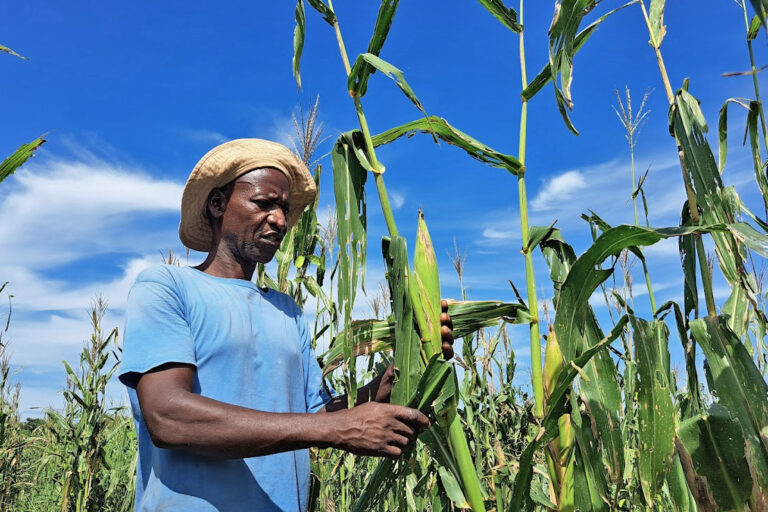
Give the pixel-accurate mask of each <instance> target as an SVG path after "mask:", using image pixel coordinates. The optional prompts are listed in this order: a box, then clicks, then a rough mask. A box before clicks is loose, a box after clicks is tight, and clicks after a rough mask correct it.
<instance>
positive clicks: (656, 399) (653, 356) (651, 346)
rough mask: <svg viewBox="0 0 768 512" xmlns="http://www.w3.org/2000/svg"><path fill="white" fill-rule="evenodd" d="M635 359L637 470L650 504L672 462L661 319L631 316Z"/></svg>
mask: <svg viewBox="0 0 768 512" xmlns="http://www.w3.org/2000/svg"><path fill="white" fill-rule="evenodd" d="M630 322H631V324H632V330H633V333H634V336H633V338H634V344H635V360H636V361H637V382H636V384H635V386H636V390H637V402H638V406H639V409H638V414H637V419H638V433H637V436H638V445H639V452H638V456H637V459H638V470H639V473H640V483H641V487H642V490H643V496H644V497H645V502H646V503H647V504H649V505H652V504H653V503H655V501H656V495H657V494H658V493H659V491H660V490H661V486H662V485H663V484H664V479H665V477H666V475H667V471H669V467H670V464H671V463H672V454H673V453H674V439H675V427H676V425H675V406H674V404H673V403H672V393H671V390H670V383H669V366H668V365H669V352H668V349H667V338H668V336H669V331H668V330H667V326H666V325H665V324H664V322H661V321H659V320H655V321H653V322H650V323H649V322H646V321H645V320H642V319H640V318H636V317H635V316H631V317H630Z"/></svg>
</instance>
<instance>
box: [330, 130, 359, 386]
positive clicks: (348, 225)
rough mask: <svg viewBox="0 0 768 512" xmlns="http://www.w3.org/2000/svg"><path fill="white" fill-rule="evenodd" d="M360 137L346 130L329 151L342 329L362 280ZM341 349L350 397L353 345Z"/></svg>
mask: <svg viewBox="0 0 768 512" xmlns="http://www.w3.org/2000/svg"><path fill="white" fill-rule="evenodd" d="M361 139H362V136H361V134H360V133H359V132H346V133H344V134H342V135H341V137H339V139H338V140H337V141H336V144H334V146H333V150H332V151H331V158H332V162H333V191H334V196H335V198H336V219H337V220H336V222H337V237H338V243H339V281H338V285H339V286H338V300H337V304H338V306H339V309H340V310H341V311H342V312H343V314H344V317H343V319H344V322H343V328H344V329H346V330H347V331H349V330H351V324H352V309H353V307H354V304H355V295H356V293H357V286H358V280H360V281H362V282H363V283H364V282H365V252H366V209H365V179H366V177H367V175H368V173H367V171H366V169H365V167H364V166H363V165H362V164H361V162H360V160H359V158H358V153H360V152H362V149H361V148H362V144H363V143H362V140H361ZM361 274H362V275H361ZM343 348H344V355H345V360H346V361H347V362H348V364H349V373H348V376H347V392H348V393H349V396H351V397H353V396H355V393H356V389H357V382H356V372H355V358H354V357H353V356H352V352H353V347H352V346H351V345H349V344H344V347H343Z"/></svg>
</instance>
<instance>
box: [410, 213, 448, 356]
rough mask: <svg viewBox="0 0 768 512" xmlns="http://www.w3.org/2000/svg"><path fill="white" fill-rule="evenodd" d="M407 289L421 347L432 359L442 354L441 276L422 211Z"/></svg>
mask: <svg viewBox="0 0 768 512" xmlns="http://www.w3.org/2000/svg"><path fill="white" fill-rule="evenodd" d="M408 292H409V294H410V296H411V302H412V303H413V314H414V317H415V319H416V326H417V327H418V328H419V336H420V337H421V341H422V350H423V351H424V354H425V355H426V358H427V359H429V358H430V357H432V356H433V355H435V354H438V353H440V348H441V346H442V343H441V341H440V278H439V275H438V272H437V258H436V257H435V248H434V247H433V246H432V239H431V238H430V237H429V231H428V230H427V223H426V222H425V221H424V214H423V213H422V211H421V210H419V221H418V229H417V231H416V247H415V249H414V254H413V274H412V275H411V278H410V279H409V280H408Z"/></svg>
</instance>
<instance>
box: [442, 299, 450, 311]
mask: <svg viewBox="0 0 768 512" xmlns="http://www.w3.org/2000/svg"><path fill="white" fill-rule="evenodd" d="M440 310H441V311H442V312H443V313H448V301H447V300H445V299H443V300H441V301H440Z"/></svg>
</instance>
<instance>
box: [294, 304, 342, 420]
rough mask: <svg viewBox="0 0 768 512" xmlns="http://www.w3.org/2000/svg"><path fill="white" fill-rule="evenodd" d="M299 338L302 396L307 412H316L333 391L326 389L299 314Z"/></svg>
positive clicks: (302, 316) (329, 398)
mask: <svg viewBox="0 0 768 512" xmlns="http://www.w3.org/2000/svg"><path fill="white" fill-rule="evenodd" d="M296 320H297V322H298V326H299V337H300V338H301V356H302V360H303V363H304V379H305V381H304V395H305V397H306V403H307V412H317V411H319V410H320V409H322V408H323V406H324V405H325V404H327V403H328V402H330V401H331V399H332V398H333V397H334V396H335V393H334V392H333V390H330V389H328V387H327V386H326V385H325V380H324V379H323V371H322V370H321V369H320V365H319V364H318V362H317V358H316V357H315V351H314V350H312V337H311V336H310V335H309V328H308V327H307V321H306V320H305V319H304V315H302V314H299V316H298V318H297V319H296Z"/></svg>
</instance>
